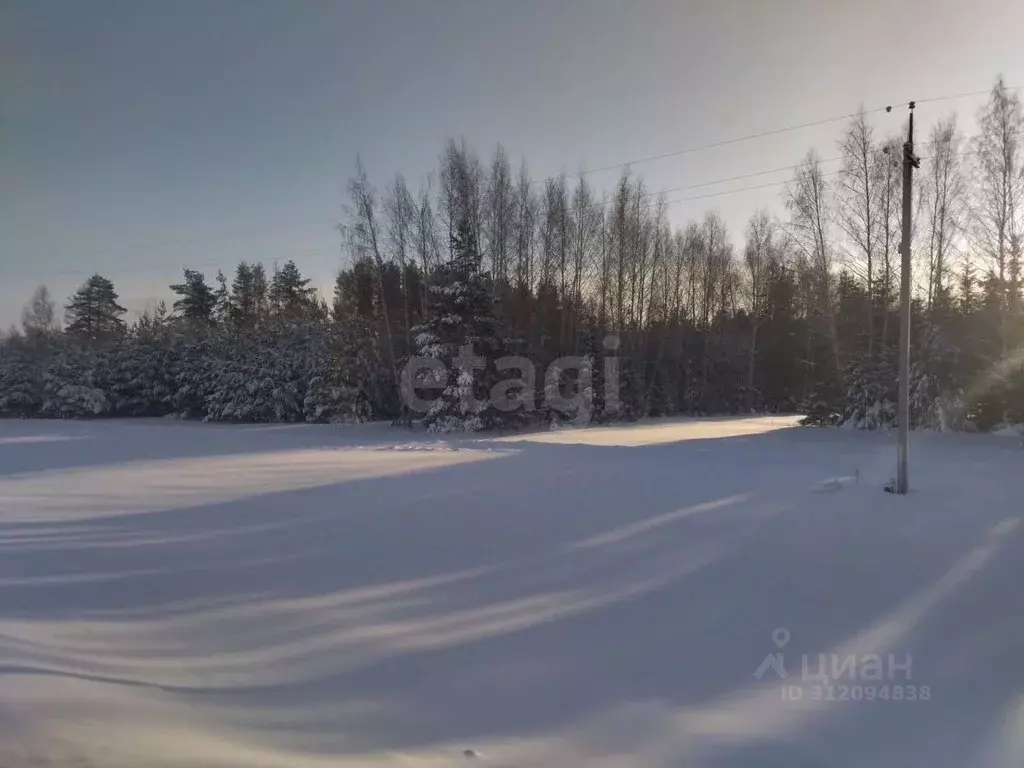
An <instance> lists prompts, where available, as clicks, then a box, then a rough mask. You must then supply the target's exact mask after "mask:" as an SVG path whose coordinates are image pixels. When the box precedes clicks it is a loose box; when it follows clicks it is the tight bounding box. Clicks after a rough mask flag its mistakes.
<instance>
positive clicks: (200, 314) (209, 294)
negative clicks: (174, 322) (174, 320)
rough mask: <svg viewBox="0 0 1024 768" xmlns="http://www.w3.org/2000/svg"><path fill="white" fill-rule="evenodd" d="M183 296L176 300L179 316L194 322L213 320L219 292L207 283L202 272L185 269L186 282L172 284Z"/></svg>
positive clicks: (173, 289) (173, 288)
mask: <svg viewBox="0 0 1024 768" xmlns="http://www.w3.org/2000/svg"><path fill="white" fill-rule="evenodd" d="M171 290H172V291H174V292H175V293H176V294H178V295H179V296H181V298H180V299H178V300H176V301H175V302H174V311H175V312H176V313H177V315H178V317H180V318H182V319H183V320H188V321H190V322H194V323H211V322H213V311H214V309H215V308H216V307H217V294H216V293H215V292H214V291H213V289H212V288H210V286H209V285H208V284H207V282H206V277H205V276H204V275H203V273H202V272H197V271H196V270H194V269H186V270H185V282H184V283H177V284H175V285H172V286H171Z"/></svg>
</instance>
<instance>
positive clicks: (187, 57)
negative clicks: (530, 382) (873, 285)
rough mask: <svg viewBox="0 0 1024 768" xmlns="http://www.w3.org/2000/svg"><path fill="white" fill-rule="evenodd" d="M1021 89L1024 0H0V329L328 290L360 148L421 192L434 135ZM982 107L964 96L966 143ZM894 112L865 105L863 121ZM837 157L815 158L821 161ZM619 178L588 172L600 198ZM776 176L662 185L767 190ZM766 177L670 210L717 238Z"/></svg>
mask: <svg viewBox="0 0 1024 768" xmlns="http://www.w3.org/2000/svg"><path fill="white" fill-rule="evenodd" d="M1000 72H1002V73H1003V74H1004V75H1005V77H1006V80H1007V82H1008V84H1010V85H1012V86H1020V85H1024V2H1020V1H1019V0H972V1H971V2H969V3H968V2H963V1H960V2H953V1H952V0H905V1H901V0H891V1H890V2H873V1H871V0H861V1H860V2H843V3H840V2H827V1H826V0H815V1H809V2H790V1H788V0H750V1H749V2H740V1H738V0H737V1H728V0H691V1H690V2H684V1H683V0H675V1H669V0H665V1H664V2H655V1H654V0H650V1H648V0H628V1H627V0H621V1H618V2H612V1H611V0H575V2H569V1H565V2H559V1H557V0H537V1H536V2H534V1H531V0H514V1H513V0H459V1H456V0H367V1H365V2H362V1H360V2H356V1H355V0H336V1H330V2H329V1H327V0H318V1H317V2H301V1H300V0H276V1H273V2H263V1H258V0H238V1H234V2H232V1H229V0H217V1H216V2H214V1H213V0H207V1H206V2H192V1H188V0H174V2H167V1H166V0H163V1H161V2H142V1H140V0H126V1H124V2H107V1H102V0H89V2H84V1H82V0H73V1H70V2H53V1H50V0H19V1H18V2H12V0H0V142H2V143H0V147H2V149H0V202H2V204H0V325H2V326H7V325H9V324H10V323H12V322H14V321H15V320H16V319H17V318H18V315H19V313H20V309H21V306H22V304H23V303H24V302H25V300H26V299H27V297H28V295H29V294H30V293H31V291H32V289H33V288H34V286H35V285H36V284H38V283H40V282H45V283H47V285H48V286H49V287H50V289H51V291H52V292H53V293H54V294H55V296H56V297H57V298H58V299H59V300H60V301H61V302H63V301H64V300H65V298H66V296H67V295H68V293H69V292H71V291H72V290H73V289H74V288H75V287H76V286H77V285H79V284H80V283H81V282H82V281H83V280H84V279H85V277H87V276H88V274H91V273H92V272H94V271H99V272H101V273H102V274H105V275H106V276H108V277H110V278H112V279H113V280H114V281H115V283H116V285H117V287H118V289H119V291H120V292H121V296H122V301H123V303H125V304H126V305H127V306H128V307H129V309H130V310H132V314H134V311H137V310H140V309H142V308H143V307H144V306H145V305H146V303H147V302H151V301H152V300H154V299H155V298H157V297H164V298H166V297H167V296H168V293H167V289H166V286H167V284H168V283H169V282H171V281H174V280H176V279H177V278H178V277H180V273H181V268H182V267H183V266H189V267H201V268H203V269H204V270H205V271H206V272H207V274H208V276H209V277H210V278H211V279H212V277H213V275H214V274H215V273H216V270H217V268H218V267H220V268H223V269H224V271H225V272H226V273H228V274H229V275H230V272H231V271H232V270H233V268H234V266H235V264H237V262H238V261H239V260H241V259H246V260H249V261H254V260H256V261H263V262H264V263H266V264H267V266H268V268H269V267H271V266H272V265H273V262H274V260H275V259H277V260H282V261H283V260H286V259H288V258H294V259H295V260H296V262H297V263H298V264H299V267H300V268H301V269H302V270H303V271H304V272H306V273H307V274H310V275H311V276H313V277H314V278H315V279H316V280H317V281H318V282H321V283H323V284H325V285H326V284H328V283H329V282H330V281H331V280H332V278H333V274H334V272H335V271H336V269H337V267H338V265H339V263H340V260H341V258H342V251H341V247H340V239H339V236H338V234H337V232H336V231H335V230H334V229H333V226H334V225H335V224H336V223H337V222H338V221H339V220H340V217H341V210H342V206H343V205H344V203H345V201H346V193H345V186H346V182H347V179H348V177H349V175H350V173H351V169H352V167H353V164H354V160H355V156H356V154H357V153H361V155H362V157H363V160H364V162H365V164H366V166H367V168H368V170H369V172H370V175H371V178H372V179H373V180H374V181H375V183H377V184H378V186H382V185H383V184H384V183H386V182H387V181H388V180H389V179H390V178H392V177H393V174H394V173H395V172H396V171H401V172H403V173H404V174H405V176H406V177H407V179H408V180H409V181H410V183H411V184H412V185H413V186H414V187H415V186H418V184H419V182H420V181H421V180H422V178H423V177H424V176H425V175H426V173H427V172H428V171H430V170H432V169H433V168H435V167H436V164H437V158H438V156H439V154H440V151H441V149H442V147H443V144H444V141H445V139H446V137H448V136H457V137H465V139H466V140H467V142H468V143H469V144H470V145H471V146H472V147H474V148H475V149H477V150H478V151H479V152H480V153H481V154H484V155H487V154H489V153H490V152H491V151H492V150H493V148H494V146H495V145H496V144H497V143H499V142H500V143H502V144H503V145H504V146H505V148H506V149H507V150H508V152H509V153H510V155H511V156H512V159H513V162H514V164H515V165H518V163H519V160H520V158H522V157H526V159H527V160H528V162H529V165H530V168H531V171H532V172H533V174H534V176H535V177H542V176H547V175H551V174H555V173H558V172H561V171H566V172H569V173H573V172H576V171H579V170H580V169H582V168H588V167H593V166H603V165H607V164H611V163H618V162H622V161H626V160H631V159H635V158H641V157H646V156H649V155H655V154H659V153H664V152H670V151H672V150H675V149H680V148H684V147H688V146H692V145H699V144H704V143H707V142H713V141H718V140H722V139H726V138H731V137H735V136H742V135H746V134H750V133H754V132H758V131H762V130H770V129H774V128H779V127H783V126H789V125H793V124H798V123H802V122H806V121H812V120H817V119H821V118H827V117H833V116H837V115H842V114H846V113H849V112H852V111H854V110H856V108H857V107H858V105H859V104H860V103H861V102H863V103H864V104H865V106H866V107H868V108H871V107H877V106H882V105H885V104H888V103H893V102H904V101H906V100H908V99H911V98H916V99H924V98H928V97H938V96H945V95H948V94H958V93H964V92H971V91H977V90H979V89H984V88H988V87H989V86H990V85H991V84H992V82H993V81H994V78H995V76H996V75H997V74H998V73H1000ZM982 101H983V97H979V96H975V97H970V98H962V99H955V100H946V101H941V102H935V103H929V104H925V105H922V106H921V107H920V108H919V109H918V113H917V115H918V120H919V125H921V126H922V127H923V128H925V129H926V128H927V127H928V125H929V124H930V123H931V122H932V121H933V120H934V119H937V118H939V117H942V116H944V115H945V114H947V113H949V112H950V111H954V110H955V111H957V112H958V114H959V115H960V117H961V125H962V127H963V128H964V130H965V131H966V132H968V133H971V132H973V130H974V125H973V123H974V115H975V113H976V111H977V107H978V105H979V104H980V103H981V102H982ZM904 116H905V111H904V110H900V112H899V114H893V115H888V116H887V115H885V114H884V113H882V114H880V115H877V116H876V118H877V119H874V123H875V124H876V125H877V126H878V128H879V130H881V131H897V130H899V127H900V124H901V122H902V121H903V119H904ZM841 127H842V126H841V125H840V124H838V123H836V124H830V125H827V126H822V127H818V128H814V129H805V130H800V131H792V132H788V133H785V134H781V135H777V136H773V137H771V138H767V139H761V140H756V141H749V142H743V143H740V144H735V145H732V146H729V147H724V148H719V149H715V150H711V151H706V152H699V153H694V154H687V155H682V156H679V157H675V158H671V159H667V160H661V161H657V162H649V163H642V164H637V165H635V166H634V170H635V171H636V172H637V173H639V174H642V175H643V176H644V177H645V179H646V180H647V182H648V185H649V188H651V189H655V190H657V189H665V188H671V187H678V186H681V185H685V184H694V183H699V182H703V181H708V180H714V179H720V178H723V177H728V176H735V175H739V174H744V173H750V172H755V171H761V170H765V169H770V168H777V167H779V166H786V165H790V164H793V163H795V162H797V161H798V160H799V159H800V157H801V155H802V154H803V153H805V152H806V150H807V149H809V148H810V147H812V146H814V147H816V148H817V149H818V150H819V151H820V153H821V154H822V156H823V157H833V156H834V155H835V154H836V147H835V141H836V138H837V136H838V134H839V132H840V130H841ZM834 167H836V164H835V163H831V164H830V165H829V166H828V168H829V169H832V168H834ZM617 174H618V172H617V171H611V172H605V173H597V174H594V175H593V176H592V177H591V179H592V181H593V182H594V184H595V185H596V186H597V187H598V188H599V189H600V188H604V187H606V186H608V185H610V184H611V183H612V182H614V180H615V178H616V176H617ZM788 175H789V174H788V173H779V174H775V175H769V176H762V177H757V178H755V179H751V180H745V181H738V182H732V183H726V184H722V185H718V186H713V187H708V188H703V189H699V190H693V191H691V192H687V193H677V194H672V195H669V199H674V198H678V197H681V196H684V195H692V194H699V193H710V192H717V191H722V190H728V189H733V188H738V187H744V186H750V185H752V184H765V183H768V182H772V181H782V180H784V179H785V178H787V177H788ZM781 189H782V187H781V186H776V187H770V188H766V189H758V190H748V191H743V192H738V193H735V194H727V195H723V196H720V197H714V198H710V199H705V200H696V201H687V202H682V203H677V204H674V205H672V206H671V208H670V211H671V215H672V217H673V219H674V220H676V221H678V222H684V221H685V220H686V219H687V218H690V217H696V216H699V215H701V214H702V212H703V211H704V210H706V209H708V208H715V209H717V210H718V211H720V212H721V213H722V214H723V215H724V216H725V217H726V219H727V220H728V222H729V224H730V227H731V228H732V229H733V231H734V232H735V233H737V234H738V233H739V232H740V231H741V230H742V227H743V224H744V222H745V220H746V218H747V217H748V216H749V214H750V213H751V212H752V211H753V210H754V209H756V208H757V207H759V206H763V205H771V206H775V207H777V206H778V205H779V200H780V191H781Z"/></svg>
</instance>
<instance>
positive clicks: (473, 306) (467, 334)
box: [413, 216, 505, 432]
mask: <svg viewBox="0 0 1024 768" xmlns="http://www.w3.org/2000/svg"><path fill="white" fill-rule="evenodd" d="M450 245H451V253H452V259H451V261H450V262H449V263H448V264H447V265H446V266H445V267H443V268H442V269H441V270H439V274H438V276H437V279H436V281H435V283H434V284H433V285H432V286H431V292H432V299H431V309H432V316H431V318H430V320H428V321H427V322H426V323H425V324H423V325H421V326H418V327H417V328H414V329H413V336H414V340H415V343H416V347H417V350H418V354H419V355H420V356H422V357H431V358H434V359H435V360H438V361H440V362H441V363H442V365H443V366H444V367H445V369H446V371H447V372H448V381H447V385H446V386H445V388H444V389H443V390H442V391H441V394H440V396H439V397H437V399H435V400H434V401H433V404H432V405H431V407H430V409H429V411H428V412H427V413H426V414H425V415H424V417H423V421H424V423H425V424H426V426H427V427H428V428H429V429H431V430H434V431H441V432H448V431H455V430H480V429H487V428H491V427H495V426H499V425H500V424H501V423H502V422H503V421H504V418H505V414H503V413H502V412H500V411H498V410H497V409H496V408H495V407H494V406H493V405H492V404H491V403H490V402H489V398H490V391H491V387H492V386H493V384H494V383H495V382H496V381H497V375H496V371H495V362H496V360H497V358H498V356H499V355H501V354H502V349H503V345H502V342H501V340H500V338H499V336H498V330H497V317H496V315H495V311H494V300H493V297H492V292H491V287H490V285H489V283H488V281H487V279H486V278H485V276H484V275H483V273H482V272H481V270H480V253H479V250H478V248H477V242H476V236H475V233H474V231H473V228H472V226H471V225H470V222H469V219H468V217H466V216H463V217H461V218H460V219H459V221H458V223H457V225H456V227H455V228H453V231H452V235H451V242H450ZM465 353H469V354H468V356H466V354H465ZM474 358H475V359H476V360H475V362H476V364H475V365H474ZM421 383H424V384H429V382H427V381H426V380H421Z"/></svg>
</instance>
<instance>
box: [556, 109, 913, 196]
mask: <svg viewBox="0 0 1024 768" xmlns="http://www.w3.org/2000/svg"><path fill="white" fill-rule="evenodd" d="M897 106H899V105H897ZM888 108H889V107H876V108H875V109H869V110H865V111H864V114H865V115H871V114H874V113H876V112H884V111H885V110H886V109H888ZM859 114H860V113H859V112H852V113H850V114H846V115H838V116H836V117H826V118H824V119H822V120H811V121H810V122H806V123H799V124H797V125H788V126H786V127H784V128H773V129H772V130H768V131H760V132H758V133H751V134H748V135H746V136H737V137H735V138H732V139H725V140H723V141H713V142H711V143H708V144H700V145H697V146H693V147H686V148H684V149H677V150H674V151H672V152H665V153H663V154H660V155H650V156H648V157H641V158H637V159H634V160H627V161H625V162H622V163H613V164H611V165H602V166H598V167H596V168H588V169H586V170H583V171H580V172H579V173H578V174H573V175H574V176H587V175H589V174H591V173H600V172H602V171H612V170H615V169H616V168H625V167H626V166H633V165H640V164H641V163H650V162H654V161H656V160H666V159H668V158H670V157H678V156H680V155H689V154H693V153H694V152H704V151H705V150H708V149H716V148H718V147H726V146H730V145H732V144H739V143H741V142H744V141H752V140H754V139H761V138H765V137H767V136H777V135H778V134H781V133H788V132H789V131H799V130H802V129H804V128H813V127H815V126H818V125H827V124H828V123H836V122H839V121H840V120H849V119H850V118H853V117H856V116H857V115H859ZM558 178H559V177H558V176H551V177H549V178H547V179H541V180H539V181H538V182H536V183H541V184H543V183H546V182H548V181H552V180H555V179H558Z"/></svg>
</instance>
